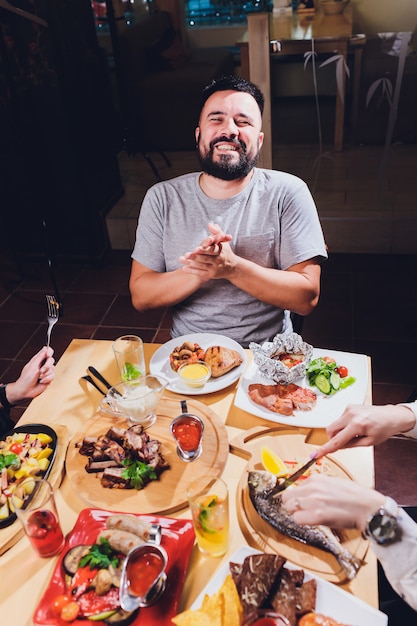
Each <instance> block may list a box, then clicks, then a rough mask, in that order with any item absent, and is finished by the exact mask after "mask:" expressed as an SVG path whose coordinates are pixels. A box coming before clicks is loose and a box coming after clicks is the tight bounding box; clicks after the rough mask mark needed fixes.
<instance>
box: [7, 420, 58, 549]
mask: <svg viewBox="0 0 417 626" xmlns="http://www.w3.org/2000/svg"><path fill="white" fill-rule="evenodd" d="M23 426H24V424H22V427H23ZM51 428H53V429H54V431H55V432H56V435H57V442H58V444H57V450H56V454H55V459H54V464H53V466H52V469H51V472H50V474H49V476H48V480H49V482H50V483H51V485H52V486H53V487H54V488H55V489H58V487H59V485H60V484H61V480H62V475H63V470H64V462H65V453H66V451H67V446H68V429H67V427H66V426H63V425H61V424H52V426H51ZM23 535H24V531H23V528H22V524H21V523H20V522H19V520H15V521H14V522H13V524H11V525H10V526H6V528H1V529H0V555H1V554H3V553H4V552H6V550H8V549H9V548H11V547H12V546H14V544H15V543H17V542H18V541H19V539H20V538H21V537H23Z"/></svg>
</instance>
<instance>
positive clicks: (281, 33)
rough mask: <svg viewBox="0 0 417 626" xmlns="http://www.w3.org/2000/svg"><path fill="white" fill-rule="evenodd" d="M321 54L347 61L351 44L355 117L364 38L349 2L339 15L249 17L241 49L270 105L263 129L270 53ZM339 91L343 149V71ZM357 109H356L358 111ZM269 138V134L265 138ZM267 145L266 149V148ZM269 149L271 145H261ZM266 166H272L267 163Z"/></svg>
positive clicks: (246, 70)
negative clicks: (355, 27) (354, 29)
mask: <svg viewBox="0 0 417 626" xmlns="http://www.w3.org/2000/svg"><path fill="white" fill-rule="evenodd" d="M313 42H314V50H315V52H317V53H318V54H329V53H330V54H335V55H341V56H342V57H343V59H344V61H345V62H346V61H347V55H348V49H349V46H352V50H353V51H354V55H355V66H354V69H355V75H354V80H355V83H354V88H353V94H354V105H353V109H354V111H353V117H354V118H355V117H356V113H357V111H356V110H357V105H358V93H359V81H360V67H361V57H362V49H363V45H364V43H365V37H364V36H363V35H362V36H358V35H353V33H352V7H351V5H350V4H349V5H348V6H347V7H346V8H345V10H344V12H343V13H342V14H340V15H324V14H323V13H322V12H321V11H320V9H317V11H316V12H314V13H297V12H292V13H282V14H280V13H274V14H272V15H271V14H269V13H263V14H250V15H249V16H248V31H247V32H246V33H245V34H244V35H243V37H242V39H240V40H239V41H237V42H236V43H237V45H238V46H239V48H240V58H241V72H242V76H243V77H245V78H248V79H249V80H251V81H253V82H254V83H255V84H257V85H259V87H261V89H262V91H263V92H264V96H265V101H266V104H267V107H266V110H265V114H266V116H265V115H264V130H265V131H266V133H267V135H270V133H271V129H270V128H269V127H268V124H269V120H268V113H269V111H268V102H269V101H270V97H271V87H270V67H269V63H270V53H272V54H274V55H295V54H299V55H300V54H304V53H306V52H309V51H311V50H312V45H313ZM340 81H341V82H340V91H339V89H338V90H337V92H336V100H335V102H336V105H335V131H334V147H335V150H337V151H340V150H341V149H342V146H343V125H344V117H345V83H346V74H345V72H342V73H341V76H340ZM355 111H356V112H355ZM266 139H267V137H266ZM265 148H266V150H265ZM262 150H263V152H264V154H265V152H266V153H268V152H269V144H268V143H267V145H266V146H265V142H264V146H263V148H262ZM265 166H266V167H270V165H268V164H267V163H266V164H265Z"/></svg>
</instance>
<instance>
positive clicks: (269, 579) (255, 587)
mask: <svg viewBox="0 0 417 626" xmlns="http://www.w3.org/2000/svg"><path fill="white" fill-rule="evenodd" d="M284 563H285V558H284V557H282V556H279V555H277V554H252V555H250V556H247V557H246V558H245V560H244V561H243V565H242V570H241V572H240V574H239V575H238V576H237V580H236V581H235V584H236V587H237V591H238V594H239V597H240V601H241V603H242V609H243V615H244V617H246V616H247V615H249V613H250V612H251V611H253V610H254V609H257V608H259V607H261V606H262V604H263V603H264V602H265V600H266V599H267V598H268V596H269V594H270V592H271V589H272V586H273V584H274V582H275V580H276V578H277V576H278V572H279V571H280V570H281V568H282V567H283V565H284ZM234 573H235V574H236V570H235V572H234Z"/></svg>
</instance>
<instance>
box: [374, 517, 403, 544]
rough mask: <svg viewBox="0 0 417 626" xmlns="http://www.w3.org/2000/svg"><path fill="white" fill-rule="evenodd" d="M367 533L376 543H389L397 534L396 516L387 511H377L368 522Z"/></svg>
mask: <svg viewBox="0 0 417 626" xmlns="http://www.w3.org/2000/svg"><path fill="white" fill-rule="evenodd" d="M368 531H369V534H370V535H371V537H372V538H373V539H375V541H376V542H377V543H381V544H382V543H389V542H391V541H394V540H395V539H397V537H398V534H399V532H398V531H399V528H398V522H397V518H396V517H394V516H393V515H389V514H388V513H377V514H376V515H374V516H373V518H372V519H371V520H370V522H369V524H368Z"/></svg>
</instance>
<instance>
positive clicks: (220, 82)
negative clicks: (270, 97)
mask: <svg viewBox="0 0 417 626" xmlns="http://www.w3.org/2000/svg"><path fill="white" fill-rule="evenodd" d="M217 91H242V92H243V93H248V94H250V95H251V96H253V98H255V100H256V103H257V105H258V107H259V110H260V112H261V115H262V113H263V112H264V102H265V100H264V96H263V93H262V91H261V90H260V89H259V87H257V86H256V85H254V84H253V83H251V82H250V81H248V80H246V79H245V78H241V77H240V76H222V77H221V78H215V79H214V80H212V81H211V83H209V84H208V85H207V86H206V87H204V89H203V93H202V94H201V106H200V111H201V110H202V108H203V106H204V105H205V103H206V101H207V100H208V99H209V98H210V96H212V95H213V94H214V93H216V92H217Z"/></svg>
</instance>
